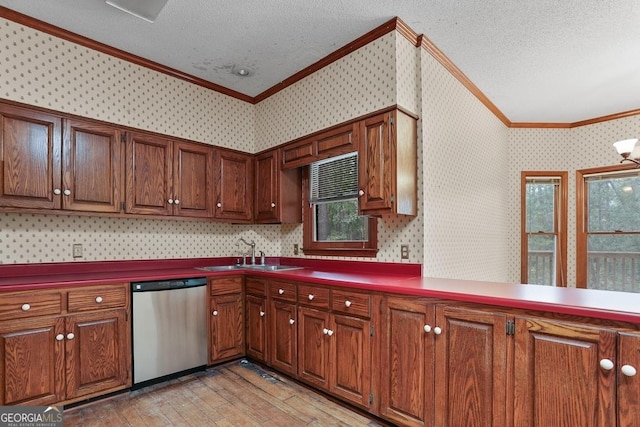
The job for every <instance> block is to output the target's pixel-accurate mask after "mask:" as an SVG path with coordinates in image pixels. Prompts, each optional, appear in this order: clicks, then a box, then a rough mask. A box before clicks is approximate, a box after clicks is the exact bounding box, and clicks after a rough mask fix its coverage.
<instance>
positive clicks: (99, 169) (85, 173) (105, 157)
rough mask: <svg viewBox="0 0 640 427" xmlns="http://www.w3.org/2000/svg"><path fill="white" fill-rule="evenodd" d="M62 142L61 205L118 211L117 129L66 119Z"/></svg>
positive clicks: (119, 143)
mask: <svg viewBox="0 0 640 427" xmlns="http://www.w3.org/2000/svg"><path fill="white" fill-rule="evenodd" d="M62 145H63V152H62V162H63V167H62V170H63V177H62V182H63V197H62V205H63V208H64V209H68V210H77V211H93V212H120V208H121V206H120V205H121V201H122V197H123V194H122V193H121V191H122V188H123V185H122V179H123V172H124V169H123V167H124V162H123V161H122V159H123V144H122V133H121V131H120V130H119V129H118V128H115V127H110V126H107V125H98V124H92V123H89V122H84V121H80V120H76V119H67V120H65V123H64V134H63V144H62Z"/></svg>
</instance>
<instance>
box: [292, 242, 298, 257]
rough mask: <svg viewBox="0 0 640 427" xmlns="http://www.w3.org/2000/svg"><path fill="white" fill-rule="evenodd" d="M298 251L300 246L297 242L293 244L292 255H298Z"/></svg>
mask: <svg viewBox="0 0 640 427" xmlns="http://www.w3.org/2000/svg"><path fill="white" fill-rule="evenodd" d="M299 251H300V247H299V246H298V244H297V243H294V244H293V254H294V255H298V252H299Z"/></svg>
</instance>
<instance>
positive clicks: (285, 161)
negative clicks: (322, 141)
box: [281, 138, 317, 169]
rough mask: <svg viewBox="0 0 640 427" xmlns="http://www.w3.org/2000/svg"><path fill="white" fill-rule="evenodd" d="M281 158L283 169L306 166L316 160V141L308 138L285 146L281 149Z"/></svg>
mask: <svg viewBox="0 0 640 427" xmlns="http://www.w3.org/2000/svg"><path fill="white" fill-rule="evenodd" d="M281 157H282V167H283V168H285V169H288V168H297V167H300V166H305V165H308V164H310V163H311V162H314V161H315V160H316V158H317V148H316V141H315V140H313V139H311V138H309V139H305V140H303V141H299V142H295V143H293V144H287V146H286V147H284V148H282V149H281Z"/></svg>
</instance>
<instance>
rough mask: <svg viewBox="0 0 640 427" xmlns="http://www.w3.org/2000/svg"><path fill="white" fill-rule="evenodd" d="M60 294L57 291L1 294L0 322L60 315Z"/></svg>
mask: <svg viewBox="0 0 640 427" xmlns="http://www.w3.org/2000/svg"><path fill="white" fill-rule="evenodd" d="M61 312H62V293H61V292H57V291H49V292H33V291H17V292H10V293H4V294H2V298H0V321H1V320H9V319H21V318H27V317H35V316H46V315H52V314H60V313H61Z"/></svg>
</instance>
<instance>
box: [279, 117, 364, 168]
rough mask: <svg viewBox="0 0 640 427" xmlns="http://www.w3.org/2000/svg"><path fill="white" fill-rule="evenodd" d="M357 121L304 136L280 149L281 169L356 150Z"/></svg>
mask: <svg viewBox="0 0 640 427" xmlns="http://www.w3.org/2000/svg"><path fill="white" fill-rule="evenodd" d="M359 129H360V127H359V124H358V123H357V122H354V123H347V124H343V125H339V126H336V127H333V128H330V129H325V130H322V131H320V132H318V133H316V134H313V135H310V136H307V137H304V138H303V139H301V140H299V141H295V142H292V143H289V144H287V145H286V146H284V147H283V148H281V149H280V152H281V157H282V159H281V163H282V168H283V169H289V168H297V167H300V166H306V165H308V164H311V163H313V162H315V161H318V160H322V159H326V158H329V157H333V156H338V155H340V154H345V153H351V152H353V151H358V146H359V142H360V138H359Z"/></svg>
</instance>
